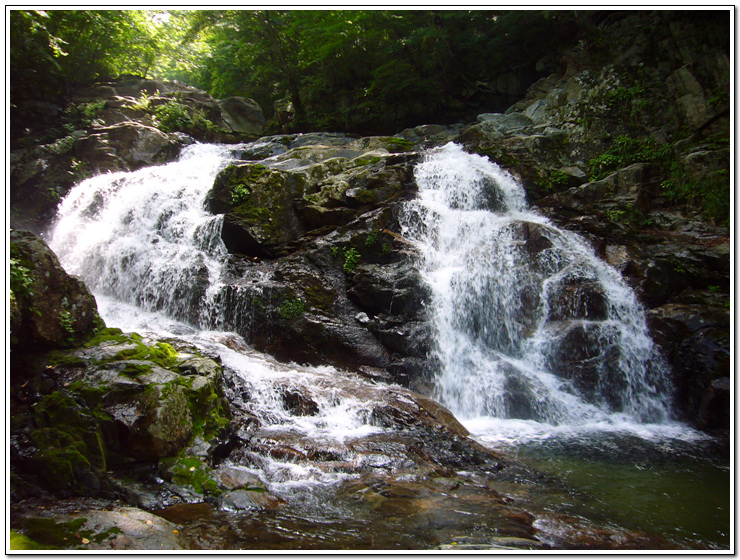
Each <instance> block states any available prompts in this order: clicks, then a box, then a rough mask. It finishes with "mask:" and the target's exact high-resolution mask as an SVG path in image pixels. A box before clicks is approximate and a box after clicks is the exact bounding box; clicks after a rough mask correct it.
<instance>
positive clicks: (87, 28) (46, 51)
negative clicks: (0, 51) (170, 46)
mask: <svg viewBox="0 0 740 560" xmlns="http://www.w3.org/2000/svg"><path fill="white" fill-rule="evenodd" d="M156 13H157V12H155V11H144V10H48V11H45V10H10V12H9V16H10V17H9V22H8V27H9V35H10V44H11V48H10V50H9V53H10V100H11V104H12V106H13V108H14V118H13V119H12V122H11V128H12V131H13V136H20V135H21V134H22V133H23V130H24V127H25V126H26V122H27V119H30V118H33V111H34V109H33V104H32V103H30V102H32V101H34V100H41V101H52V102H55V101H56V100H57V99H58V98H59V97H61V96H63V95H65V94H66V93H67V92H68V91H69V90H70V89H71V88H72V87H74V86H77V85H81V84H89V83H91V82H92V81H93V80H97V79H110V78H115V77H118V76H121V75H125V74H133V75H137V76H146V75H147V73H148V72H149V70H150V68H151V67H152V64H153V62H154V60H155V58H156V57H157V56H158V55H159V54H160V52H161V50H162V45H163V44H162V43H161V42H160V34H159V33H158V29H157V25H155V19H154V16H155V15H156ZM89 109H90V111H91V112H88V113H87V114H84V115H83V116H84V117H85V118H88V119H92V118H94V117H93V116H92V112H93V111H94V109H95V108H94V107H91V108H89Z"/></svg>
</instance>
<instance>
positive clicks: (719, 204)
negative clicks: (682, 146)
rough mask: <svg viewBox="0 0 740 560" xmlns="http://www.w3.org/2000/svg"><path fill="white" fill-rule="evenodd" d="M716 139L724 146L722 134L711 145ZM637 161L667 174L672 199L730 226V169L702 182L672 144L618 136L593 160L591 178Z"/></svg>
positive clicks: (668, 195) (666, 191) (665, 184)
mask: <svg viewBox="0 0 740 560" xmlns="http://www.w3.org/2000/svg"><path fill="white" fill-rule="evenodd" d="M712 142H715V143H716V146H717V147H721V146H723V145H724V140H723V138H721V137H720V138H715V139H711V140H710V141H709V143H708V145H712ZM637 162H645V163H652V164H654V165H656V166H657V167H658V169H659V170H660V171H661V172H662V173H663V174H664V175H665V179H664V180H663V181H662V183H661V190H662V192H663V195H664V196H665V197H666V198H667V199H668V200H669V201H670V202H673V203H675V204H685V205H688V206H692V207H694V208H697V209H699V210H701V211H703V212H704V213H705V214H706V215H707V216H708V217H709V218H711V219H713V220H715V221H717V222H719V223H722V224H725V225H729V218H730V181H729V172H728V171H727V170H726V169H721V170H719V171H717V172H715V173H711V174H709V175H708V176H707V177H706V178H705V179H703V180H701V181H698V182H697V181H696V180H692V179H691V178H690V177H689V175H688V173H687V172H686V169H685V168H684V166H683V165H682V163H681V162H680V161H679V160H678V158H677V157H676V156H675V154H674V153H673V151H672V150H671V148H670V146H668V145H665V144H658V143H656V142H655V141H653V140H652V139H651V138H634V137H631V136H619V137H617V138H616V139H615V140H614V142H613V143H612V145H611V146H610V148H609V149H608V150H607V151H605V152H604V153H602V154H600V155H599V156H597V157H595V158H593V159H591V160H590V161H589V167H590V169H591V180H593V181H596V180H599V179H603V178H604V177H606V176H607V175H609V174H610V173H612V172H614V171H617V170H618V169H621V168H623V167H626V166H628V165H630V164H633V163H637ZM617 221H618V220H617Z"/></svg>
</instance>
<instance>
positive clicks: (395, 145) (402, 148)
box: [385, 136, 414, 153]
mask: <svg viewBox="0 0 740 560" xmlns="http://www.w3.org/2000/svg"><path fill="white" fill-rule="evenodd" d="M385 145H386V149H387V150H388V151H389V152H391V153H399V152H408V151H411V150H413V149H414V143H413V142H412V141H411V140H407V139H405V138H398V137H396V136H391V137H389V138H386V139H385Z"/></svg>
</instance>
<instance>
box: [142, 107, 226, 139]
mask: <svg viewBox="0 0 740 560" xmlns="http://www.w3.org/2000/svg"><path fill="white" fill-rule="evenodd" d="M154 125H155V126H156V127H157V128H159V129H160V130H161V131H162V132H185V133H192V132H210V133H218V132H223V131H222V130H221V129H220V128H219V127H217V126H216V125H215V124H213V122H211V121H210V120H209V119H208V118H206V116H205V115H204V114H203V111H201V110H200V109H194V108H192V107H189V106H188V105H186V104H185V103H181V102H179V101H175V100H169V101H167V102H166V103H163V104H162V105H158V106H157V107H156V108H155V109H154Z"/></svg>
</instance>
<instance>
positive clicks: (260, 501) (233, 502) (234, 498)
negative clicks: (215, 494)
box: [218, 488, 285, 511]
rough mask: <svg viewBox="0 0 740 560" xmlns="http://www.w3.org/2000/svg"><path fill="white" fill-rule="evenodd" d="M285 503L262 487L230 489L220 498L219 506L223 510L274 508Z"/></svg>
mask: <svg viewBox="0 0 740 560" xmlns="http://www.w3.org/2000/svg"><path fill="white" fill-rule="evenodd" d="M284 503H285V500H283V499H281V498H278V497H277V496H275V495H274V494H271V493H270V492H267V491H265V490H263V489H262V488H250V489H244V490H230V491H228V492H225V493H224V494H222V495H221V496H219V498H218V507H219V509H221V510H223V511H244V510H255V509H256V510H274V509H277V508H278V507H280V506H281V505H282V504H284Z"/></svg>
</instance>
